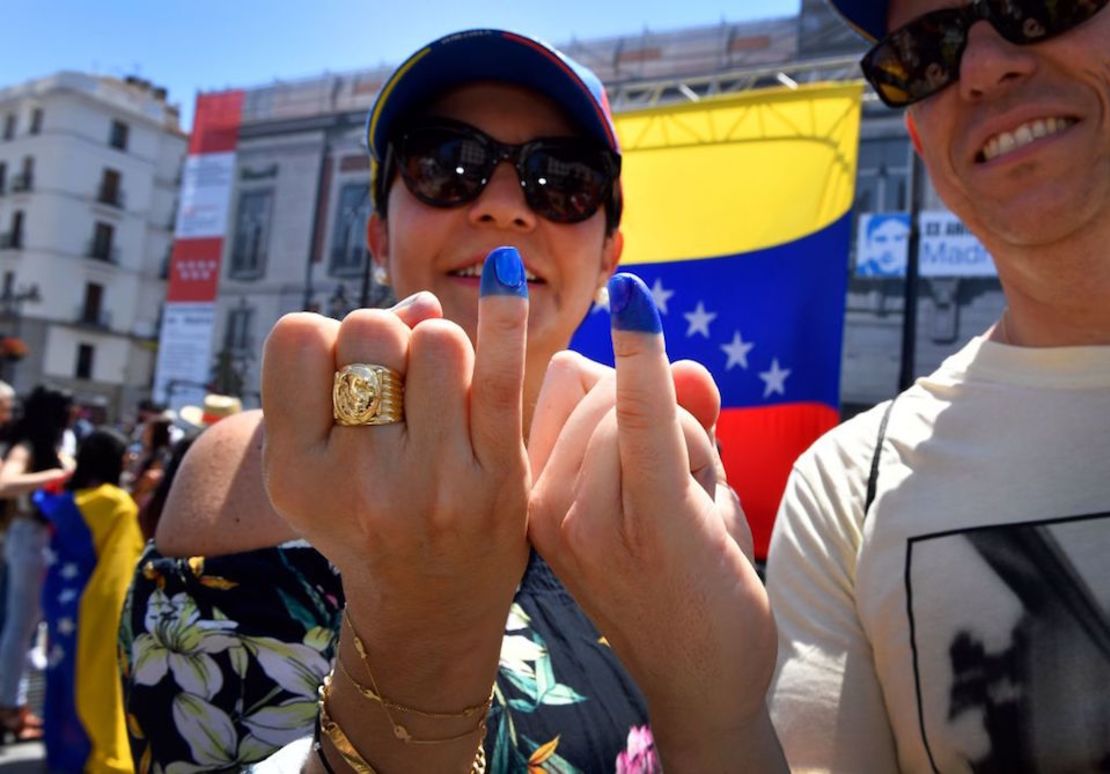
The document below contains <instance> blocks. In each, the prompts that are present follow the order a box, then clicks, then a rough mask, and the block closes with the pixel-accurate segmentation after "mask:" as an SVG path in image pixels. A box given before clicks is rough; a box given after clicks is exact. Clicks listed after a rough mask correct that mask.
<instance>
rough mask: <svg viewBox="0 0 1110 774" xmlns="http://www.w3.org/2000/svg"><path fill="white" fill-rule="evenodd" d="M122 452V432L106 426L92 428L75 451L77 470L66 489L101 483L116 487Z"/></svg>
mask: <svg viewBox="0 0 1110 774" xmlns="http://www.w3.org/2000/svg"><path fill="white" fill-rule="evenodd" d="M126 452H127V439H126V438H125V437H124V436H123V434H122V433H120V432H119V431H117V430H113V429H111V428H109V427H98V428H97V429H96V430H93V431H92V432H91V433H89V434H88V435H87V436H85V440H83V441H82V442H81V447H80V448H79V449H78V450H77V469H76V470H74V471H73V476H72V477H71V478H70V479H69V482H68V483H66V489H69V490H71V491H77V490H78V489H88V488H89V487H91V486H100V485H101V484H113V485H114V486H119V478H120V475H121V474H122V473H123V455H124V454H125V453H126Z"/></svg>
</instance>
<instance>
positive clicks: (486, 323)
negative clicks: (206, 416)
mask: <svg viewBox="0 0 1110 774" xmlns="http://www.w3.org/2000/svg"><path fill="white" fill-rule="evenodd" d="M382 94H383V96H382V97H380V98H379V101H378V103H377V105H376V106H375V108H374V110H373V111H372V112H371V115H370V119H369V126H368V144H369V148H370V152H371V156H372V160H373V162H374V164H373V166H374V169H375V178H374V183H375V204H376V209H377V212H376V214H375V215H374V216H373V217H372V218H371V220H370V224H369V233H368V237H369V243H370V247H371V252H372V253H373V255H374V256H375V260H376V261H378V262H379V263H380V264H381V265H383V266H384V267H385V268H387V269H388V270H389V273H390V275H391V276H392V279H393V284H394V287H395V288H396V289H397V291H398V294H399V295H402V296H404V295H406V294H409V293H416V292H417V291H427V290H430V291H432V293H431V294H429V293H423V292H422V293H418V294H417V295H413V296H410V297H409V298H408V299H407V301H406V302H402V305H401V307H400V308H398V309H395V310H393V311H392V312H382V311H375V310H364V311H358V312H355V313H353V314H351V315H349V316H348V317H347V318H346V319H345V320H344V321H343V323H342V324H339V323H335V322H333V321H329V320H325V319H322V318H319V317H316V316H313V315H291V316H289V317H287V318H284V319H283V320H282V321H280V322H279V323H278V325H277V326H276V327H275V329H274V331H273V332H272V334H271V336H270V339H269V341H268V342H267V347H266V353H265V357H264V368H263V390H262V394H263V396H264V410H265V412H266V427H267V442H266V444H267V446H266V468H267V484H268V491H269V493H270V496H271V498H272V501H273V503H274V505H275V507H276V508H277V509H278V510H279V511H280V512H281V513H282V514H283V515H284V516H285V517H286V518H287V519H288V521H289V522H290V523H291V524H292V525H293V526H294V527H295V528H296V529H297V530H298V531H299V532H301V533H302V534H304V535H305V536H306V537H308V538H309V539H310V541H311V542H312V544H313V545H314V546H316V547H317V548H319V549H320V551H321V552H323V553H324V554H325V555H326V556H328V558H329V559H331V560H332V562H333V563H334V564H336V566H337V567H339V569H340V572H341V575H342V578H343V588H344V592H345V594H346V599H347V610H346V614H345V616H344V626H343V628H342V631H341V635H340V645H339V655H338V659H337V662H336V668H335V671H334V673H333V675H332V678H331V680H330V681H329V683H328V687H327V688H326V690H325V693H324V695H325V698H324V700H323V701H322V703H321V713H320V722H319V727H320V731H321V733H320V734H319V736H320V740H319V742H318V743H317V744H316V745H315V749H314V756H313V757H312V759H311V760H310V761H309V763H308V768H307V770H309V771H327V770H332V769H336V770H338V769H339V767H345V768H346V767H351V768H355V769H356V770H367V767H370V766H372V767H373V768H374V769H377V770H382V771H410V770H411V771H449V770H465V769H466V767H467V766H468V765H469V766H470V769H471V770H472V771H479V770H482V769H484V768H485V766H486V765H487V764H488V765H490V766H491V767H492V768H493V769H494V770H495V771H506V770H521V771H524V770H558V771H567V770H572V771H573V770H583V771H607V770H613V769H626V768H627V767H628V766H636V767H638V769H637V770H643V771H650V770H653V768H655V767H657V766H658V759H657V758H655V757H654V756H653V755H651V754H650V753H651V752H652V750H651V747H652V745H653V742H652V741H651V738H650V735H649V734H647V733H646V731H645V729H644V728H643V727H644V725H645V724H646V722H647V717H646V714H645V710H646V707H645V705H644V703H643V699H642V698H641V696H640V693H639V690H637V689H636V688H635V687H634V685H633V684H632V683H631V681H630V680H629V678H628V676H627V673H625V671H624V669H623V668H622V666H621V664H620V662H618V661H617V660H616V659H615V658H614V657H613V653H612V651H611V650H610V649H609V647H608V643H607V642H605V641H604V640H602V639H601V638H600V637H599V635H598V634H597V632H596V630H595V629H594V628H593V625H592V624H591V623H590V621H589V620H588V619H587V618H586V617H585V615H584V614H583V613H582V610H581V609H579V608H578V607H577V605H576V604H575V603H574V601H573V600H572V599H571V597H570V596H569V594H567V592H566V591H565V589H564V588H563V586H562V584H561V583H560V582H559V580H556V578H555V576H554V575H553V574H552V573H551V570H550V569H549V567H548V565H547V563H546V562H544V561H543V560H541V559H540V558H539V557H538V556H536V555H535V554H530V552H529V540H531V542H532V543H533V544H534V545H535V546H536V547H537V549H539V550H540V551H541V552H542V553H543V555H544V558H546V559H547V560H548V561H549V562H550V563H551V565H552V566H554V567H555V569H556V570H557V572H558V575H559V578H560V579H561V580H562V581H563V582H565V583H566V584H567V585H568V586H570V588H571V590H572V591H573V592H574V599H577V600H578V601H580V602H582V603H583V605H584V606H585V607H586V608H587V609H588V610H589V611H590V613H591V617H593V618H594V620H597V621H598V622H599V624H601V625H602V631H603V632H604V633H605V634H606V635H607V637H608V640H609V641H610V642H612V643H613V645H614V647H616V648H618V649H619V652H620V654H621V657H622V660H623V662H624V663H625V664H627V665H628V668H629V670H630V671H632V672H633V674H635V675H636V677H637V682H638V683H639V685H640V686H641V687H642V688H644V689H645V694H646V695H647V699H648V702H649V703H650V704H651V707H652V718H653V725H654V721H655V720H656V718H659V719H661V720H662V726H661V730H662V731H663V732H664V733H665V734H666V735H667V736H666V743H667V745H668V746H669V750H670V753H669V755H670V758H669V762H671V761H673V762H674V765H675V767H676V769H677V770H683V769H688V770H717V769H721V768H724V767H726V766H732V765H734V764H735V762H737V761H739V763H740V765H741V766H742V765H743V763H744V760H745V758H744V756H745V755H746V754H747V751H746V750H745V749H744V746H743V745H744V742H746V741H747V740H748V738H749V734H750V730H751V728H752V727H754V726H756V725H760V724H762V723H765V721H766V718H765V712H764V711H763V710H762V707H761V701H759V702H756V703H751V702H745V701H742V700H739V699H737V698H735V696H738V695H740V694H742V693H743V692H741V691H739V690H737V691H735V692H730V690H729V689H730V686H733V685H736V684H737V683H750V682H759V681H763V684H764V685H766V681H767V680H769V677H770V675H769V673H767V674H764V672H766V671H767V670H762V671H760V667H758V666H757V667H756V668H753V669H750V670H749V668H748V667H746V666H744V665H741V666H737V665H736V664H735V663H734V662H735V661H736V659H735V657H734V653H735V652H734V651H732V650H730V648H731V647H732V646H733V645H734V643H735V642H738V641H739V638H738V637H736V636H735V634H736V631H735V624H733V623H731V622H726V623H723V624H721V625H718V624H717V623H716V622H714V623H712V624H707V623H706V619H705V616H707V615H711V616H717V617H718V618H719V619H725V618H727V617H730V616H732V615H733V614H734V613H735V610H736V609H737V607H736V606H735V605H736V604H737V603H738V602H743V603H747V602H748V601H749V600H750V599H752V598H754V599H756V600H757V601H758V599H759V598H760V595H761V594H762V589H761V588H760V587H759V582H758V579H757V578H756V576H755V574H754V571H753V570H752V568H751V565H750V563H749V562H748V561H747V559H746V558H745V557H744V554H743V552H742V551H741V549H740V546H739V544H738V543H737V541H736V540H734V539H733V538H732V537H731V535H730V534H729V530H728V528H729V527H732V528H733V529H735V530H736V532H737V533H738V534H739V533H740V532H742V526H741V525H742V515H741V514H740V512H739V509H738V507H737V503H736V501H735V497H734V496H732V494H731V492H729V491H728V489H727V486H724V485H723V482H722V480H721V478H720V475H719V473H720V466H719V460H717V458H716V455H715V451H714V449H713V445H712V443H711V442H710V438H709V435H708V434H707V433H706V431H705V429H704V428H707V427H710V426H711V425H712V423H713V422H714V421H715V416H716V412H717V409H718V405H717V403H718V398H717V396H716V392H715V389H714V388H713V386H712V383H711V382H710V381H709V380H708V377H707V375H706V374H705V372H704V370H702V369H699V368H697V367H695V366H692V365H689V364H686V365H683V366H680V367H678V368H676V370H675V371H673V372H672V370H671V369H670V368H669V366H668V364H667V363H666V360H665V353H664V351H663V347H662V337H661V336H660V335H659V330H660V326H659V320H658V313H657V312H656V310H655V308H654V305H653V303H652V300H651V295H650V292H649V291H648V290H647V289H646V288H645V287H644V286H643V283H641V282H639V281H638V280H635V279H634V278H632V277H630V276H628V275H620V276H618V277H616V278H614V279H613V280H612V282H611V283H610V286H609V287H610V293H611V296H612V309H613V312H614V318H613V319H614V325H615V326H616V330H615V332H614V345H615V348H616V351H617V355H618V368H617V374H616V377H615V378H614V376H613V374H611V373H609V371H608V369H603V368H601V367H600V366H596V365H593V364H589V363H586V362H584V361H583V360H582V359H581V358H577V357H574V356H570V355H560V356H559V357H557V358H556V357H555V355H556V353H557V352H558V351H559V350H562V349H563V348H565V347H566V346H567V344H568V342H569V340H570V337H571V334H572V333H573V331H574V329H575V327H576V326H577V325H578V323H579V322H580V321H581V319H582V318H583V316H584V315H586V314H587V313H588V311H589V309H590V307H591V304H592V303H593V302H594V298H595V295H596V292H597V291H598V290H599V289H601V288H602V287H603V286H604V285H605V284H606V281H607V280H608V279H609V277H610V274H611V273H612V271H613V268H614V266H615V264H616V262H617V259H618V258H619V256H620V252H621V236H620V233H619V231H618V230H617V225H618V223H619V217H620V186H619V181H618V177H617V170H619V156H618V154H619V148H618V145H617V141H616V137H615V133H614V131H613V126H612V123H611V121H610V118H609V115H608V111H607V109H606V102H605V99H604V92H603V90H602V88H601V84H600V83H599V82H597V80H596V78H594V77H593V76H592V74H590V73H588V71H584V70H583V68H580V67H579V66H577V65H575V64H574V63H572V62H569V61H568V60H566V59H565V58H564V57H562V56H561V55H559V54H558V53H557V52H554V51H553V50H551V49H550V48H548V47H546V46H544V45H543V44H540V43H537V42H536V41H533V40H529V39H526V38H522V37H520V36H516V35H513V34H511V33H505V32H501V31H495V30H474V31H469V32H465V33H459V34H457V35H452V36H449V37H447V38H444V39H441V40H439V41H435V42H433V43H432V44H430V45H429V46H427V47H425V48H423V49H421V51H420V52H418V53H417V54H415V55H414V56H413V57H412V58H410V60H409V61H407V62H406V63H405V64H403V65H402V66H401V67H400V68H399V69H398V70H397V72H396V73H395V74H394V76H393V77H392V78H391V79H390V81H389V82H387V84H386V85H385V86H384V87H383V91H382ZM502 162H506V163H502ZM499 246H506V247H499ZM549 364H552V365H551V368H550V369H549ZM638 371H643V373H642V374H639V373H638ZM622 372H623V373H624V381H623V383H622V379H621V377H622ZM545 373H546V374H547V377H546V378H547V381H546V386H544V385H545ZM374 374H376V375H374ZM294 375H295V379H294ZM630 378H631V380H632V381H631V382H630V381H629V379H630ZM360 380H364V381H363V382H360ZM333 383H334V390H333ZM375 383H376V384H375ZM642 383H647V384H650V386H651V390H649V391H648V392H647V393H645V392H644V391H643V390H640V389H638V388H639V387H640V386H641V384H642ZM630 384H631V385H632V386H630ZM365 385H369V386H370V387H371V388H372V389H370V390H369V391H365V390H364V389H363V388H364V387H365ZM541 387H543V389H542V390H541ZM676 388H677V390H678V392H679V394H680V395H681V396H682V398H683V402H684V404H685V405H687V406H689V407H690V408H691V409H692V413H693V415H696V416H697V417H699V418H700V420H695V419H694V416H692V415H691V414H686V413H684V412H682V411H680V410H679V409H678V407H677V405H676V399H675V394H676ZM402 395H403V397H402ZM349 396H350V397H353V398H354V400H353V401H350V405H348V400H347V398H348V397H349ZM622 396H623V401H622ZM402 402H403V411H402V410H401V409H400V404H401V403H402ZM622 403H623V409H622V411H621V412H620V414H621V417H622V419H623V422H624V424H625V425H627V424H628V423H629V422H631V421H632V420H636V422H634V423H633V424H634V429H638V430H639V431H640V434H641V435H642V436H643V437H642V438H635V437H633V438H631V439H629V438H625V437H622V433H624V431H625V430H626V428H621V431H622V432H620V433H619V432H618V423H617V412H616V409H617V408H621V407H622ZM375 406H377V407H378V408H374V407H375ZM647 407H650V408H652V409H654V414H653V415H652V416H648V417H644V416H642V413H643V409H644V408H647ZM699 421H700V424H699ZM637 424H638V427H636V425H637ZM347 425H354V426H347ZM359 425H371V426H369V427H365V426H359ZM625 435H627V434H626V433H625ZM634 435H635V433H633V436H634ZM656 435H658V436H659V437H656ZM525 441H527V444H528V446H527V448H526V446H525ZM618 441H619V442H620V448H618ZM659 446H661V448H655V447H659ZM626 447H627V448H626ZM650 479H657V481H656V482H655V483H652V482H651V481H650ZM622 481H624V482H630V483H631V482H636V483H637V484H638V483H639V482H640V481H644V482H645V483H644V484H643V485H642V486H641V487H639V488H637V489H635V490H634V491H629V490H625V491H622V489H621V483H622ZM325 514H326V517H325V516H324V515H325ZM572 517H573V518H572ZM682 517H687V518H685V519H684V518H682ZM621 518H633V519H634V521H633V522H631V523H628V522H623V528H618V529H612V526H613V521H614V519H616V521H617V523H622V522H621V521H620V519H621ZM640 518H645V519H651V520H652V521H650V522H648V524H650V525H654V526H656V527H659V530H660V531H654V532H653V531H652V530H649V529H647V528H645V526H644V525H643V524H637V521H638V520H639V519H640ZM564 519H565V520H564ZM630 548H633V549H638V550H636V551H631V550H630ZM599 549H601V550H600V551H599ZM525 567H527V569H526V570H525ZM522 570H523V571H524V576H523V580H521V572H522ZM506 614H507V615H508V618H509V630H508V631H506V630H505V617H506ZM667 617H669V618H670V620H667ZM708 620H713V619H712V618H710V619H708ZM755 628H756V629H757V631H755V632H753V633H750V634H753V635H754V637H755V639H756V640H757V641H760V642H761V643H763V645H764V647H773V642H774V637H773V632H767V631H765V630H764V629H762V628H761V627H759V626H757V627H755ZM766 663H767V662H766V660H761V661H760V662H759V664H760V665H765V664H766ZM491 684H492V692H491ZM487 708H488V711H486V710H487ZM629 732H631V733H629ZM655 738H656V739H657V740H659V739H660V737H659V734H658V733H657V734H656V737H655ZM751 738H758V737H756V736H752V737H751ZM738 743H739V744H740V748H739V749H737V748H735V745H736V744H738ZM626 744H628V745H630V746H634V747H635V749H631V750H626V749H625V746H626ZM645 753H646V754H645ZM290 754H291V755H292V754H293V751H290Z"/></svg>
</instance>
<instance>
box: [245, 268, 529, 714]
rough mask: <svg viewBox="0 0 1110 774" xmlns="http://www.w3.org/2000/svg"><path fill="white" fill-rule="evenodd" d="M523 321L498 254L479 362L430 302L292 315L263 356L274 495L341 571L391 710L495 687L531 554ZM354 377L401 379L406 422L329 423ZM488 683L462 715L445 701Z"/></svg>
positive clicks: (512, 278)
mask: <svg viewBox="0 0 1110 774" xmlns="http://www.w3.org/2000/svg"><path fill="white" fill-rule="evenodd" d="M429 304H430V305H431V306H432V307H433V308H432V309H430V310H429V308H428V307H429ZM527 315H528V301H527V285H526V282H525V277H524V269H523V265H522V263H521V262H520V257H519V255H518V254H517V252H516V250H514V249H504V248H502V249H499V250H496V251H494V252H493V253H491V255H490V257H489V259H488V260H487V262H486V265H485V267H484V273H483V276H482V287H481V299H480V301H479V318H478V334H477V338H478V343H477V347H476V350H475V348H473V347H472V346H471V344H470V341H469V339H468V338H467V336H466V334H465V333H464V332H463V330H462V329H461V328H460V327H458V326H457V325H455V324H454V323H452V322H449V321H446V320H443V319H438V318H439V311H438V303H436V302H435V299H434V297H433V296H431V295H430V294H427V293H423V294H418V295H417V296H415V297H413V299H409V300H408V303H407V304H404V305H402V306H400V308H398V309H397V310H396V312H394V311H384V310H372V309H369V310H359V311H355V312H352V313H351V314H350V315H348V316H347V318H346V319H345V320H344V321H343V322H342V324H340V323H337V322H335V321H333V320H330V319H327V318H324V317H319V316H317V315H311V314H293V315H289V316H286V317H284V318H283V319H282V320H280V321H279V322H278V324H277V326H275V328H274V330H273V332H272V333H271V334H270V337H269V339H268V341H267V343H266V349H265V357H264V361H263V375H262V396H263V408H264V412H265V422H266V440H265V449H264V466H265V478H266V486H267V491H268V493H269V495H270V498H271V500H272V501H273V504H274V506H275V508H276V509H277V510H278V512H279V513H281V514H282V516H283V517H284V518H285V519H287V520H288V522H289V523H290V524H291V525H292V526H293V527H294V528H295V529H296V530H297V531H299V532H300V533H301V534H303V535H304V536H305V537H306V538H307V539H308V540H309V541H310V542H311V543H312V544H313V545H314V546H315V547H316V548H317V549H319V550H320V551H321V552H322V553H323V554H324V555H325V556H327V557H328V558H329V559H330V560H331V561H332V562H334V563H335V564H336V566H338V567H339V569H340V571H341V572H342V575H343V586H344V591H345V593H346V595H347V600H348V607H349V609H350V610H351V617H352V620H353V621H354V622H355V624H356V626H358V627H359V632H358V633H359V634H360V635H361V636H362V638H363V639H364V640H365V641H366V643H367V645H368V647H369V649H370V652H371V658H372V660H375V663H376V664H377V665H379V666H380V669H378V671H379V672H380V674H378V675H376V677H377V679H378V683H379V686H380V688H381V689H382V691H383V692H385V693H386V694H388V692H389V691H390V690H394V691H395V696H394V698H395V699H398V700H403V699H404V698H405V696H406V695H407V696H409V697H410V698H411V699H413V700H414V703H416V702H418V699H419V696H420V695H421V693H422V691H424V689H425V688H427V689H429V690H432V689H435V690H438V691H439V693H438V694H437V695H438V696H439V697H440V701H441V702H446V703H448V704H451V705H454V704H456V703H458V704H463V705H465V704H472V703H474V702H475V700H477V701H480V700H482V699H484V698H485V696H487V695H488V692H489V686H490V685H491V683H492V681H493V677H494V673H495V672H496V666H497V657H498V653H499V647H500V639H501V636H502V634H503V632H504V625H505V620H506V617H507V615H508V610H509V605H510V604H511V601H512V597H513V593H514V591H515V588H516V586H517V584H518V583H519V581H520V578H521V576H522V574H523V571H524V567H525V563H526V561H527V556H528V543H527V539H526V517H527V499H528V491H529V487H530V478H529V470H528V464H527V456H526V452H525V449H524V444H523V440H522V438H523V430H522V426H521V421H522V420H521V400H522V399H521V394H522V384H523V378H524V350H525V335H526V328H527ZM410 326H411V327H410ZM352 363H369V364H379V365H383V366H387V367H389V368H392V369H394V370H396V371H397V372H399V373H400V374H401V376H402V378H403V380H404V395H405V408H404V418H403V421H401V422H397V423H394V424H388V425H381V426H360V427H341V426H338V425H337V424H336V423H335V422H334V420H333V418H332V397H331V396H332V380H333V375H334V374H335V372H336V370H337V369H340V368H342V367H343V366H345V365H349V364H352ZM456 664H457V665H458V669H457V670H455V668H454V665H456ZM468 664H469V665H470V668H469V670H468V672H469V673H468V674H461V672H463V671H467V670H464V669H463V668H464V667H466V666H467V665H468ZM376 668H377V667H376ZM387 673H388V674H387ZM475 674H477V678H475ZM391 678H396V679H391ZM456 678H457V679H456ZM445 680H446V681H447V682H444V681H445ZM452 680H454V681H455V682H454V683H452V682H451V681H452ZM479 684H481V685H484V688H482V689H481V690H478V689H474V690H473V691H471V694H472V695H468V696H462V697H461V699H462V701H458V699H459V698H460V697H457V696H455V693H453V692H452V690H451V686H452V685H457V686H460V691H461V690H470V689H468V688H466V686H469V685H479ZM474 691H477V696H476V697H475V696H474V695H473V693H474ZM483 691H484V693H483ZM396 694H399V695H396ZM425 703H426V704H427V702H425Z"/></svg>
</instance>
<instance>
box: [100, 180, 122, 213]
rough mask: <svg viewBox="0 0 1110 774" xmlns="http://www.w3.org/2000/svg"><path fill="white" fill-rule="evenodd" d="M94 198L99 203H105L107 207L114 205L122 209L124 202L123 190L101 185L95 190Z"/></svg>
mask: <svg viewBox="0 0 1110 774" xmlns="http://www.w3.org/2000/svg"><path fill="white" fill-rule="evenodd" d="M96 200H97V202H99V203H100V204H107V205H108V206H109V207H116V208H118V209H121V210H122V209H123V208H124V204H125V202H126V197H124V195H123V191H121V190H120V189H118V188H110V187H107V186H103V185H102V186H100V189H99V190H98V191H97V192H96Z"/></svg>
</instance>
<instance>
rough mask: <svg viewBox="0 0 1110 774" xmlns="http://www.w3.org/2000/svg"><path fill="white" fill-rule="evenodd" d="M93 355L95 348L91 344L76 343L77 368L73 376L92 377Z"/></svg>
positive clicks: (79, 377) (94, 354)
mask: <svg viewBox="0 0 1110 774" xmlns="http://www.w3.org/2000/svg"><path fill="white" fill-rule="evenodd" d="M95 357H96V349H95V348H94V347H93V345H92V344H78V345H77V368H76V369H75V373H74V376H75V377H76V378H78V379H92V372H93V359H94V358H95Z"/></svg>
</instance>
